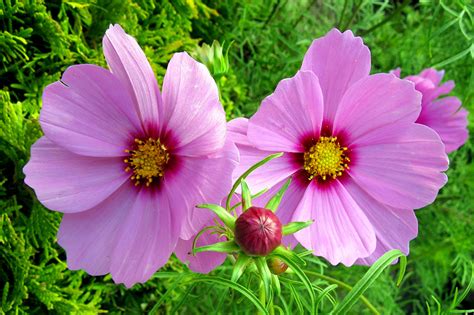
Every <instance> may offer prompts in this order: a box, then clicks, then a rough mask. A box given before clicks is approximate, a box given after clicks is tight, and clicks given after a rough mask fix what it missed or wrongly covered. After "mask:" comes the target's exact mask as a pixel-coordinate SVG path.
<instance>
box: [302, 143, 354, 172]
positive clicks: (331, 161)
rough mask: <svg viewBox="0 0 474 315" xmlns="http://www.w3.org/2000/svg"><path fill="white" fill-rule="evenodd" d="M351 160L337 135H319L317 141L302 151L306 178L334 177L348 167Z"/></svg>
mask: <svg viewBox="0 0 474 315" xmlns="http://www.w3.org/2000/svg"><path fill="white" fill-rule="evenodd" d="M350 161H351V160H350V159H349V157H348V156H347V147H342V146H341V145H340V144H339V142H338V141H337V137H320V138H319V140H318V142H316V144H315V145H313V146H312V147H311V148H310V149H309V150H308V151H306V152H305V153H304V165H303V168H304V169H305V171H306V172H307V173H308V179H309V180H311V179H314V178H319V179H322V180H323V181H325V180H326V179H330V178H332V179H335V178H336V177H338V176H341V175H342V174H343V172H344V171H345V170H346V169H349V165H348V164H347V163H349V162H350Z"/></svg>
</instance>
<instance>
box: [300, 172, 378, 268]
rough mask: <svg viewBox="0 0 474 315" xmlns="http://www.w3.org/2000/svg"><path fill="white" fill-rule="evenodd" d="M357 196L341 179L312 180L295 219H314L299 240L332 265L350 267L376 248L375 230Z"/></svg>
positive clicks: (302, 232) (302, 231)
mask: <svg viewBox="0 0 474 315" xmlns="http://www.w3.org/2000/svg"><path fill="white" fill-rule="evenodd" d="M354 198H355V197H353V196H352V195H351V193H350V192H349V191H348V190H347V189H346V188H345V187H344V186H343V185H342V184H341V183H340V182H339V181H338V180H336V181H334V182H333V184H331V185H328V186H325V187H320V186H318V185H317V184H316V182H314V181H313V182H311V184H310V185H309V186H308V188H307V189H306V192H305V194H304V196H303V198H302V200H301V202H300V204H299V205H298V207H297V209H296V211H295V214H294V215H293V221H308V220H315V221H314V223H313V224H312V225H311V226H310V227H308V228H306V229H303V230H301V231H299V232H297V233H295V237H296V239H297V240H298V241H299V242H300V243H301V245H303V246H304V247H305V248H306V249H309V250H313V251H314V254H315V255H317V256H322V257H324V258H326V259H327V260H328V261H329V262H330V263H331V264H333V265H336V264H338V263H340V262H342V263H343V264H344V265H346V266H351V265H352V264H354V262H355V261H356V260H357V259H359V258H363V257H367V256H369V255H370V254H371V253H372V252H373V251H374V250H375V244H376V238H375V232H374V229H373V227H372V224H371V222H370V221H369V219H368V218H367V216H366V214H365V213H364V211H363V210H362V209H361V207H360V206H359V205H358V204H357V202H356V201H355V200H354Z"/></svg>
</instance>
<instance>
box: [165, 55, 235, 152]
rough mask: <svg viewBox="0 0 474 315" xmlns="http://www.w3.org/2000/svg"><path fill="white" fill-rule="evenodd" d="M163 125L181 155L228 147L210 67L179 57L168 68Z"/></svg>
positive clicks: (223, 118) (176, 56) (187, 57)
mask: <svg viewBox="0 0 474 315" xmlns="http://www.w3.org/2000/svg"><path fill="white" fill-rule="evenodd" d="M160 121H161V124H162V126H161V127H162V128H164V129H163V131H162V132H164V133H165V134H166V133H169V134H170V135H171V137H172V138H173V139H174V140H175V141H176V143H175V148H174V149H175V150H176V152H177V153H178V154H180V155H186V156H203V155H207V154H212V153H214V152H216V151H218V150H220V149H221V148H222V146H223V145H224V141H225V134H226V119H225V112H224V109H223V108H222V105H221V103H220V102H219V93H218V91H217V85H216V83H215V82H214V79H213V78H212V76H211V74H210V73H209V71H208V70H207V68H206V66H204V65H203V64H201V63H199V62H197V61H195V60H194V59H193V58H191V57H190V56H189V55H188V54H187V53H177V54H175V55H174V56H173V58H172V59H171V61H170V63H169V64H168V69H167V71H166V75H165V78H164V82H163V117H161V119H160Z"/></svg>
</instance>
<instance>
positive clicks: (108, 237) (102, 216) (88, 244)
mask: <svg viewBox="0 0 474 315" xmlns="http://www.w3.org/2000/svg"><path fill="white" fill-rule="evenodd" d="M136 199H137V193H136V192H135V190H134V189H130V187H129V186H128V185H124V186H122V187H121V188H120V189H119V190H117V191H116V192H115V193H114V194H112V195H111V196H110V197H109V198H108V199H106V200H105V201H103V202H102V203H101V204H99V205H98V206H96V207H94V208H92V209H90V210H88V211H84V212H80V213H71V214H69V213H66V214H65V215H64V216H63V220H62V221H61V225H60V227H59V231H58V243H59V245H60V246H61V247H62V248H64V249H65V250H66V255H67V265H68V268H69V269H71V270H78V269H84V270H85V271H86V272H87V273H89V274H91V275H93V276H97V275H105V274H107V273H109V272H110V266H111V263H112V260H113V259H114V257H113V251H114V248H115V246H117V244H118V242H119V239H120V237H121V233H122V232H121V229H122V226H123V225H124V223H125V220H126V218H127V215H128V214H129V213H130V212H131V209H132V208H133V205H134V203H135V202H136ZM117 259H120V258H117ZM120 260H121V259H120Z"/></svg>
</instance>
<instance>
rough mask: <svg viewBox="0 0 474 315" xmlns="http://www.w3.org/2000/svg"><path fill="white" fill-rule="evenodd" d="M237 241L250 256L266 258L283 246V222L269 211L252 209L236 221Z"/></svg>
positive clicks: (257, 208)
mask: <svg viewBox="0 0 474 315" xmlns="http://www.w3.org/2000/svg"><path fill="white" fill-rule="evenodd" d="M235 241H236V243H237V244H239V246H240V248H241V249H242V250H243V251H244V252H245V253H246V254H248V255H253V256H266V255H268V254H270V253H271V252H272V251H273V250H274V249H275V248H277V247H278V246H279V245H280V244H281V222H280V220H279V219H278V217H277V216H276V215H275V214H274V213H273V212H272V211H270V210H268V209H264V208H259V207H250V208H249V209H248V210H247V211H246V212H244V213H242V214H241V215H240V216H239V217H238V218H237V220H236V221H235Z"/></svg>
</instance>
